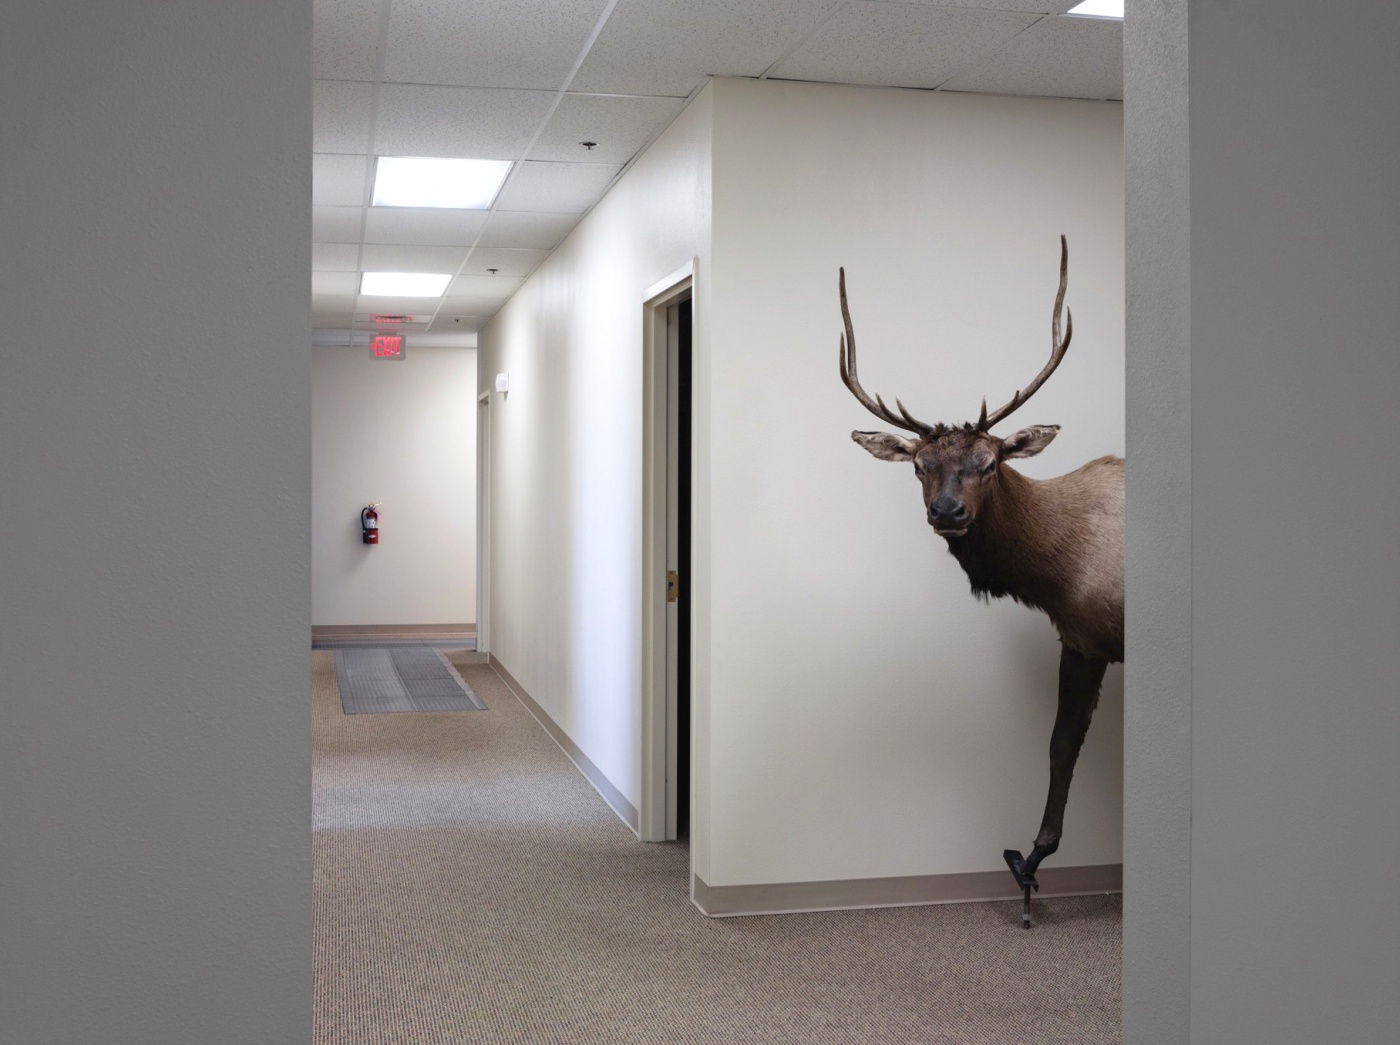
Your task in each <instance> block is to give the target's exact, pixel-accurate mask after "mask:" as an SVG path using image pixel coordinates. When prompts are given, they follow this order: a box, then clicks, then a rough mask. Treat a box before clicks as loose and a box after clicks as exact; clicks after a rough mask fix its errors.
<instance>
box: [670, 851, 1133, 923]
mask: <svg viewBox="0 0 1400 1045" xmlns="http://www.w3.org/2000/svg"><path fill="white" fill-rule="evenodd" d="M693 877H694V882H693V892H692V899H693V901H694V903H695V906H696V907H698V908H700V910H701V912H703V913H704V914H706V915H708V916H709V917H711V918H734V917H739V916H742V915H754V914H798V913H801V912H807V911H845V910H853V909H859V908H865V907H913V906H916V905H921V904H938V903H976V902H979V901H984V900H1019V899H1020V898H1021V890H1020V889H1018V888H1017V887H1016V882H1015V881H1014V880H1013V879H1012V877H1011V873H1010V872H1009V871H971V872H967V873H965V874H925V875H907V876H905V877H901V878H852V879H846V880H839V881H828V882H775V883H771V884H765V885H719V886H715V885H708V884H707V883H706V882H705V880H704V879H703V878H701V877H700V876H699V875H694V876H693ZM1036 877H1037V878H1038V879H1039V880H1040V892H1038V893H1036V894H1035V895H1036V896H1040V897H1049V896H1088V895H1094V894H1099V893H1119V892H1122V891H1123V865H1122V864H1092V865H1087V866H1082V867H1042V868H1040V870H1039V872H1038V873H1037V875H1036Z"/></svg>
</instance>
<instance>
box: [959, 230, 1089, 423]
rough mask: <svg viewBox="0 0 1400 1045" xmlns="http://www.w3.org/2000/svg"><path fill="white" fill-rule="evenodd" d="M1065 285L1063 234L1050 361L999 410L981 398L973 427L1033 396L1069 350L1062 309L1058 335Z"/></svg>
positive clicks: (1070, 324)
mask: <svg viewBox="0 0 1400 1045" xmlns="http://www.w3.org/2000/svg"><path fill="white" fill-rule="evenodd" d="M1068 285H1069V244H1068V243H1067V242H1066V241H1065V237H1064V236H1061V237H1060V289H1059V291H1058V292H1057V293H1056V294H1055V311H1054V314H1053V315H1052V316H1051V318H1050V362H1048V363H1046V364H1045V368H1044V369H1043V370H1041V372H1040V373H1039V374H1037V375H1036V377H1035V380H1034V381H1032V382H1031V383H1030V384H1028V385H1027V386H1026V387H1025V388H1024V389H1022V390H1020V391H1018V392H1017V393H1016V394H1015V395H1014V396H1012V397H1011V402H1009V403H1007V404H1006V405H1005V406H1004V407H1002V408H1001V409H1000V410H998V411H996V412H995V413H993V414H990V415H988V413H987V400H986V399H985V398H984V399H983V400H982V417H981V419H980V420H979V421H978V422H977V427H978V428H979V429H981V430H982V431H984V432H985V431H988V430H989V429H991V427H992V426H993V425H994V424H997V423H998V422H999V421H1004V420H1006V418H1008V417H1009V416H1011V414H1012V413H1013V412H1014V411H1015V410H1016V409H1017V408H1018V407H1019V406H1021V405H1022V404H1023V403H1025V401H1026V400H1027V399H1029V398H1030V397H1031V396H1033V395H1035V393H1036V392H1037V391H1038V390H1039V388H1040V386H1041V385H1043V384H1045V382H1046V380H1047V379H1048V378H1049V377H1050V375H1051V374H1053V373H1054V372H1055V368H1056V367H1058V366H1059V365H1060V361H1061V360H1062V359H1064V358H1065V352H1066V351H1068V350H1069V342H1070V338H1072V337H1073V336H1074V313H1073V312H1071V311H1070V310H1068V309H1065V336H1064V339H1063V340H1061V338H1060V310H1061V308H1062V307H1063V305H1064V302H1065V287H1066V286H1068Z"/></svg>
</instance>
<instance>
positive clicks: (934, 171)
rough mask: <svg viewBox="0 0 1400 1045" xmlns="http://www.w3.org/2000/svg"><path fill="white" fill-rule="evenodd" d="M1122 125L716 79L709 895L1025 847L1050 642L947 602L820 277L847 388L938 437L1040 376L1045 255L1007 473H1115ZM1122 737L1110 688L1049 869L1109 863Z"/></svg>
mask: <svg viewBox="0 0 1400 1045" xmlns="http://www.w3.org/2000/svg"><path fill="white" fill-rule="evenodd" d="M1121 117H1122V110H1121V107H1120V106H1118V105H1112V104H1098V103H1085V102H1072V101H1059V100H1028V99H1011V98H994V97H986V96H973V95H948V94H934V93H929V92H917V91H894V90H873V89H861V88H848V87H827V86H816V85H808V84H787V83H773V82H767V83H764V82H758V81H748V80H722V81H718V82H716V84H715V132H714V139H715V154H714V265H713V269H712V271H713V285H712V293H713V305H712V314H711V320H710V326H711V329H710V340H711V346H712V347H711V366H712V368H713V390H712V395H711V400H710V410H711V413H710V417H709V433H710V438H711V447H710V453H711V455H712V460H713V465H712V468H711V472H710V474H711V477H712V480H711V481H712V485H711V488H710V491H709V498H710V509H711V517H710V527H711V532H712V545H711V558H710V584H711V600H712V601H711V604H710V618H709V622H708V625H709V636H710V643H711V645H710V650H709V658H710V659H709V666H710V673H711V674H710V679H709V687H708V714H709V729H710V744H711V750H712V755H711V763H710V766H709V771H710V784H709V790H710V801H711V820H710V825H709V829H710V838H709V841H710V852H709V872H710V873H709V875H707V876H706V879H707V881H708V882H709V884H711V885H717V886H723V885H732V884H749V883H760V882H791V881H808V880H824V879H847V878H869V877H882V876H891V875H913V874H937V873H945V872H959V871H978V870H996V869H999V868H1001V867H1002V866H1003V865H1002V863H1001V851H1002V849H1003V848H1006V847H1015V848H1022V849H1024V848H1027V847H1029V845H1030V843H1031V841H1032V839H1033V837H1034V835H1035V832H1036V829H1037V828H1038V826H1039V820H1040V814H1041V809H1042V804H1043V801H1044V790H1045V786H1046V783H1047V779H1048V767H1047V748H1048V745H1049V739H1050V730H1051V723H1052V721H1053V717H1054V712H1055V685H1056V672H1057V664H1058V657H1059V645H1058V641H1057V638H1056V635H1055V633H1054V630H1053V629H1052V627H1051V626H1050V624H1049V623H1048V622H1047V620H1046V619H1045V618H1044V616H1043V615H1040V614H1037V613H1034V612H1032V611H1030V610H1027V609H1025V608H1023V607H1019V606H1016V605H1014V604H1012V603H1010V602H1009V601H1006V600H1004V601H1001V602H997V603H995V604H992V605H984V604H982V603H979V602H978V601H977V600H976V599H974V598H973V597H972V595H971V594H970V592H969V590H968V584H967V580H966V577H965V575H964V574H963V573H962V571H961V569H960V568H959V567H958V565H957V563H956V562H955V561H954V560H953V558H952V557H951V556H950V555H949V554H948V553H947V550H946V544H945V542H944V541H943V540H942V539H940V538H938V537H936V536H935V535H934V534H933V533H932V532H931V530H930V529H929V527H928V525H927V523H926V522H925V521H924V513H923V505H922V501H921V499H920V493H919V487H918V485H917V483H916V481H915V479H914V477H913V474H912V470H911V469H910V468H909V467H908V466H907V465H906V466H900V465H894V464H889V463H884V462H880V461H876V460H875V459H874V458H872V457H870V456H868V455H867V454H866V453H865V452H864V451H863V450H862V449H860V448H859V447H858V446H856V445H855V444H854V443H853V442H852V441H851V439H850V432H851V430H852V429H874V428H879V427H881V424H880V422H879V421H878V420H877V419H876V418H874V417H872V416H871V415H870V414H869V413H867V412H866V411H865V410H864V409H863V408H862V407H861V406H860V405H859V404H858V403H857V402H856V401H855V399H854V398H853V397H852V396H851V395H850V393H849V392H848V391H847V390H846V389H845V387H844V386H843V385H842V384H841V382H840V379H839V376H838V372H837V334H838V332H839V330H840V329H841V326H840V324H841V320H840V310H839V305H838V298H837V278H836V277H837V268H838V266H841V265H844V266H845V267H846V274H847V287H848V292H849V295H850V300H851V307H852V311H853V314H854V318H855V325H856V332H857V336H858V337H859V343H860V346H861V376H862V379H863V381H864V384H865V387H866V388H867V389H868V390H871V391H872V392H874V391H879V392H881V393H883V394H884V395H885V396H886V397H887V398H888V397H890V396H892V395H898V396H899V397H900V398H902V399H903V401H904V402H905V403H906V404H908V405H909V406H910V408H911V410H912V411H913V412H914V413H915V414H916V415H917V416H920V417H923V418H925V419H927V420H931V421H934V420H944V421H948V422H954V421H956V422H962V421H965V420H973V419H975V418H976V416H977V410H978V407H979V404H980V402H981V397H982V396H983V395H986V396H987V397H988V398H989V399H990V400H993V404H992V405H993V406H995V405H997V404H998V403H1000V402H1002V401H1005V400H1007V399H1009V398H1010V397H1011V395H1012V393H1013V392H1014V391H1015V389H1017V388H1018V387H1021V386H1023V385H1024V384H1026V383H1027V382H1028V381H1029V380H1030V379H1031V378H1032V377H1033V376H1034V375H1035V374H1036V373H1037V372H1038V371H1039V369H1040V367H1041V366H1042V365H1043V364H1044V362H1045V359H1046V358H1047V357H1048V354H1049V349H1050V314H1051V307H1052V304H1053V299H1054V293H1055V289H1056V285H1057V281H1058V263H1059V239H1058V237H1059V235H1060V233H1061V232H1063V233H1065V234H1066V235H1067V236H1068V238H1069V245H1070V257H1071V263H1070V282H1069V292H1068V297H1067V301H1068V304H1069V306H1070V308H1071V309H1072V311H1073V314H1074V320H1075V334H1074V341H1073V347H1072V348H1071V349H1070V351H1069V354H1068V357H1067V358H1066V360H1065V362H1064V363H1063V364H1062V366H1061V367H1060V369H1059V371H1058V372H1057V373H1056V375H1055V376H1054V378H1053V379H1052V380H1051V381H1050V382H1049V383H1048V384H1047V385H1046V386H1045V387H1044V388H1043V389H1042V390H1041V391H1040V392H1039V393H1038V394H1037V396H1036V398H1035V400H1034V401H1033V402H1032V403H1031V404H1028V405H1027V406H1026V407H1024V408H1023V410H1022V411H1021V412H1020V413H1018V414H1017V416H1016V420H1017V421H1020V422H1021V423H1027V424H1028V423H1036V422H1040V423H1058V424H1061V425H1063V426H1064V427H1063V430H1062V432H1061V433H1060V435H1059V437H1058V439H1057V440H1056V441H1055V443H1054V444H1053V445H1051V446H1050V447H1049V449H1047V450H1046V451H1045V453H1044V454H1043V455H1042V456H1040V457H1038V458H1034V459H1031V460H1028V461H1025V462H1018V465H1019V464H1024V468H1023V469H1022V470H1023V471H1024V472H1026V473H1028V474H1030V475H1034V476H1037V477H1048V476H1051V475H1056V474H1060V473H1062V472H1066V471H1070V470H1072V469H1073V468H1076V467H1078V466H1079V465H1080V464H1082V463H1084V462H1085V461H1087V460H1089V459H1091V458H1093V457H1097V456H1099V455H1102V454H1106V453H1121V452H1122V450H1123V430H1124V424H1123V381H1124V374H1123V296H1124V294H1123V264H1124V257H1123V210H1124V198H1123V155H1122V142H1123V138H1122V118H1121ZM1013 430H1014V426H1009V422H1008V423H1007V424H1006V425H1003V426H1001V427H999V428H998V431H999V432H1002V433H1003V434H1005V433H1006V432H1009V431H1013ZM1121 714H1122V674H1121V668H1118V667H1115V668H1112V669H1110V673H1109V677H1108V680H1107V682H1106V686H1105V691H1104V696H1103V701H1102V704H1101V706H1100V709H1099V712H1098V715H1097V718H1096V720H1095V722H1094V725H1093V728H1092V730H1091V731H1090V736H1089V740H1088V742H1087V744H1086V748H1085V751H1084V755H1083V759H1082V761H1081V764H1080V769H1079V772H1078V774H1077V776H1076V780H1075V784H1074V789H1073V792H1072V794H1071V800H1070V805H1069V812H1068V817H1067V820H1066V825H1065V841H1064V844H1063V846H1062V848H1061V850H1060V853H1059V854H1058V855H1057V856H1056V857H1055V858H1054V859H1053V863H1055V864H1058V865H1061V866H1071V865H1076V864H1099V863H1112V862H1117V861H1118V859H1119V856H1120V851H1121V850H1120V847H1121V824H1120V818H1121V801H1122V796H1121V771H1122V767H1121V750H1122V739H1121V737H1122V721H1121Z"/></svg>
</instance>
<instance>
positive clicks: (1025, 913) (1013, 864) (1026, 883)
mask: <svg viewBox="0 0 1400 1045" xmlns="http://www.w3.org/2000/svg"><path fill="white" fill-rule="evenodd" d="M1001 855H1002V859H1004V860H1005V861H1006V866H1007V867H1009V868H1011V874H1012V876H1013V877H1014V878H1015V879H1016V884H1017V885H1019V886H1020V887H1021V889H1022V890H1023V892H1024V893H1025V904H1024V906H1023V907H1022V908H1021V925H1022V926H1023V927H1025V928H1027V929H1029V928H1030V927H1031V890H1032V889H1034V890H1035V891H1036V892H1040V883H1039V882H1037V881H1036V880H1035V872H1031V873H1030V874H1026V873H1025V871H1023V870H1022V868H1023V867H1024V866H1025V863H1026V858H1025V857H1024V856H1022V855H1021V851H1020V850H1019V849H1005V850H1003V851H1002V854H1001Z"/></svg>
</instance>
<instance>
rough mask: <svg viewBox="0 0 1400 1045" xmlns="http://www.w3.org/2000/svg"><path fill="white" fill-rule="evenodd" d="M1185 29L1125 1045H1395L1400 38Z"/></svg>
mask: <svg viewBox="0 0 1400 1045" xmlns="http://www.w3.org/2000/svg"><path fill="white" fill-rule="evenodd" d="M1185 11H1186V8H1185V5H1184V4H1183V3H1180V2H1176V3H1171V2H1165V3H1151V2H1146V0H1144V2H1142V3H1139V4H1138V5H1137V7H1136V8H1135V9H1132V10H1130V12H1129V22H1128V26H1129V43H1128V53H1127V64H1128V89H1127V97H1128V99H1129V101H1128V112H1127V123H1128V128H1129V130H1128V155H1129V158H1130V159H1129V163H1130V169H1129V183H1130V186H1131V187H1130V194H1129V250H1128V258H1129V285H1130V287H1133V288H1134V289H1133V291H1132V292H1131V293H1130V299H1129V314H1128V337H1129V345H1128V350H1129V375H1130V377H1129V398H1128V419H1129V460H1130V461H1131V468H1130V480H1129V482H1130V488H1129V503H1130V516H1129V530H1130V533H1131V534H1132V535H1133V542H1132V545H1131V547H1130V551H1129V559H1130V564H1129V578H1130V591H1129V601H1128V605H1129V613H1130V616H1131V618H1132V619H1131V621H1130V644H1129V650H1128V664H1129V665H1132V668H1131V674H1130V675H1129V679H1128V690H1129V697H1128V711H1127V725H1126V727H1125V728H1126V731H1127V734H1128V740H1127V745H1126V750H1127V755H1126V766H1127V777H1128V779H1127V786H1126V793H1127V796H1128V798H1127V813H1126V831H1125V835H1126V837H1125V850H1126V851H1127V856H1128V859H1129V861H1130V867H1132V866H1133V865H1134V863H1136V864H1138V866H1136V867H1134V869H1133V871H1132V873H1131V874H1130V876H1129V879H1128V882H1127V890H1126V905H1127V906H1126V915H1125V923H1126V925H1125V940H1126V947H1127V951H1126V958H1125V971H1124V976H1125V1026H1126V1029H1127V1034H1126V1036H1125V1041H1127V1042H1129V1043H1130V1045H1139V1043H1145V1042H1181V1041H1186V1040H1191V1041H1197V1042H1225V1041H1228V1042H1256V1041H1257V1042H1263V1041H1268V1042H1271V1043H1283V1042H1299V1043H1302V1042H1317V1041H1346V1042H1348V1043H1369V1042H1391V1041H1394V1037H1395V1028H1396V1027H1397V1026H1400V992H1397V991H1396V990H1395V987H1396V984H1397V982H1400V907H1397V905H1396V904H1395V903H1394V902H1393V893H1394V885H1393V883H1392V882H1391V880H1390V869H1392V868H1394V867H1396V866H1397V865H1400V832H1397V831H1396V823H1397V812H1398V811H1400V757H1397V755H1396V749H1397V742H1398V741H1400V552H1397V547H1398V546H1400V478H1397V470H1396V467H1395V459H1396V455H1397V451H1400V426H1397V425H1396V421H1395V416H1396V411H1397V407H1400V194H1397V191H1396V181H1395V174H1394V172H1395V168H1396V164H1397V162H1400V121H1397V120H1396V119H1395V117H1394V105H1395V101H1396V99H1397V98H1400V63H1397V62H1396V60H1395V52H1396V50H1397V44H1400V8H1397V7H1396V6H1394V5H1393V4H1390V3H1385V2H1381V0H1374V2H1366V3H1363V2H1355V3H1349V4H1344V5H1333V6H1332V7H1330V8H1327V9H1326V10H1325V11H1324V10H1321V9H1319V8H1318V7H1317V5H1316V4H1309V3H1303V2H1301V0H1248V2H1245V0H1240V2H1235V3H1231V4H1224V3H1208V2H1196V3H1192V4H1190V7H1189V15H1188V17H1186V18H1185V19H1183V18H1182V14H1183V13H1185ZM1135 17H1136V18H1141V22H1137V23H1135V22H1134V18H1135ZM1154 27H1155V28H1154ZM1188 51H1189V58H1188V57H1187V52H1188ZM1184 88H1189V99H1190V100H1189V109H1188V111H1187V112H1186V113H1185V114H1184V116H1183V113H1182V112H1181V110H1180V104H1179V99H1180V98H1181V97H1182V95H1181V93H1180V92H1181V91H1182V90H1183V89H1184ZM1164 94H1170V95H1171V96H1174V97H1175V98H1177V99H1178V101H1177V102H1176V103H1171V102H1164V101H1162V100H1161V96H1162V95H1164ZM1138 99H1141V102H1138ZM1154 132H1156V133H1154ZM1187 155H1189V185H1187V184H1184V183H1183V181H1182V168H1181V160H1182V159H1184V158H1185V157H1186V156H1187ZM1154 157H1155V159H1156V161H1157V162H1152V161H1153V160H1154ZM1134 165H1136V166H1134ZM1188 194H1189V212H1184V211H1183V207H1182V204H1183V201H1184V199H1185V197H1186V196H1187V195H1188ZM1187 213H1189V230H1188V228H1186V227H1183V218H1184V217H1185V216H1186V214H1187ZM1188 231H1189V237H1188V236H1187V235H1186V233H1187V232H1188ZM1188 306H1189V308H1188ZM1185 317H1189V338H1186V339H1184V338H1183V336H1182V334H1183V328H1182V323H1183V321H1184V319H1185ZM1153 400H1156V402H1157V405H1156V406H1154V405H1153ZM1165 410H1170V411H1171V414H1170V415H1169V414H1168V413H1166V412H1164V411H1165ZM1172 415H1174V417H1173V416H1172ZM1183 476H1186V477H1189V485H1183ZM1158 538H1160V539H1161V540H1162V541H1163V542H1165V547H1163V548H1157V549H1154V548H1152V547H1150V546H1149V545H1150V543H1151V542H1152V541H1154V540H1157V539H1158ZM1183 556H1186V557H1187V559H1189V563H1190V568H1189V574H1188V575H1185V576H1184V575H1183V572H1182V569H1183V564H1184V562H1185V561H1187V559H1183ZM1183 610H1187V611H1188V612H1189V618H1188V620H1189V624H1188V626H1187V628H1186V630H1185V632H1184V633H1183V631H1182V629H1181V624H1182V620H1183V618H1182V612H1183ZM1159 624H1160V625H1162V630H1160V631H1159V630H1158V628H1157V625H1159ZM1139 756H1148V757H1139ZM1183 797H1185V798H1186V801H1187V803H1188V804H1186V805H1183ZM1188 824H1189V828H1188V829H1187V830H1185V831H1184V830H1183V828H1184V827H1186V826H1187V825H1188ZM1147 862H1153V865H1152V866H1143V864H1144V863H1147ZM1183 897H1189V900H1188V902H1186V903H1183V902H1181V901H1182V898H1183ZM1188 940H1189V942H1188ZM1184 947H1185V948H1189V976H1184V975H1183V966H1182V962H1181V959H1182V952H1183V948H1184ZM1188 1036H1189V1038H1188Z"/></svg>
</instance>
